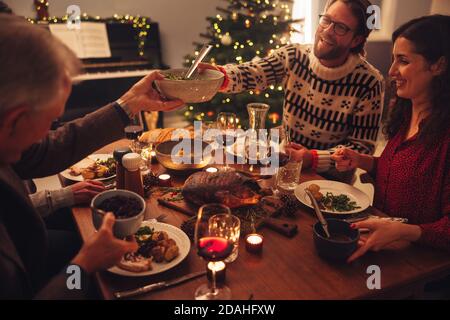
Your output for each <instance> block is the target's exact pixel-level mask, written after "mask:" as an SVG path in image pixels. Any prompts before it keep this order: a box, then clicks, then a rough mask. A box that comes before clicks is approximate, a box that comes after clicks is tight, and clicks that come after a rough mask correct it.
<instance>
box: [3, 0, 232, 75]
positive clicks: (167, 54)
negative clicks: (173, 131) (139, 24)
mask: <svg viewBox="0 0 450 320" xmlns="http://www.w3.org/2000/svg"><path fill="white" fill-rule="evenodd" d="M4 2H5V3H6V4H8V5H9V6H10V7H11V8H12V9H13V10H14V12H15V13H16V14H19V15H23V16H27V17H35V11H34V6H33V1H32V0H4ZM49 2H50V10H49V11H50V15H52V16H63V15H65V13H66V8H67V6H69V5H71V4H77V5H79V6H80V8H81V11H82V12H87V13H88V14H90V15H93V16H96V15H99V16H101V17H110V16H113V15H114V14H115V13H117V14H127V13H128V14H131V15H137V14H140V15H143V16H148V17H150V18H151V19H152V20H153V21H156V22H158V23H159V27H160V33H161V42H162V50H163V57H164V62H165V63H166V64H168V65H170V66H171V67H180V66H181V65H182V63H183V57H184V55H186V54H188V53H192V52H193V50H194V46H193V44H192V42H193V41H197V42H204V41H205V39H202V38H201V37H200V36H199V34H200V33H204V32H205V31H206V28H207V26H208V25H209V23H208V22H207V21H206V19H205V18H206V17H208V16H214V15H216V14H217V12H216V7H217V6H221V7H226V3H225V2H223V1H221V0H189V1H187V0H129V1H124V0H102V1H92V0H49Z"/></svg>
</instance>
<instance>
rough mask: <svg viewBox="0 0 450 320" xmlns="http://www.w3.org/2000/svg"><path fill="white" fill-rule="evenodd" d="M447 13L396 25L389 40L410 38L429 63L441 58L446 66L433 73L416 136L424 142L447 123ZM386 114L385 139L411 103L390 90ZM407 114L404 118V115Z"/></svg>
mask: <svg viewBox="0 0 450 320" xmlns="http://www.w3.org/2000/svg"><path fill="white" fill-rule="evenodd" d="M449 36H450V16H444V15H432V16H425V17H421V18H417V19H414V20H411V21H409V22H407V23H405V24H404V25H402V26H401V27H399V28H398V29H397V30H395V32H394V33H393V35H392V43H394V42H395V41H396V40H397V39H398V38H399V37H403V38H405V39H407V40H409V41H411V42H412V43H413V45H414V47H415V52H416V53H417V54H420V55H422V56H423V57H424V58H425V59H426V60H427V62H428V63H429V64H434V63H436V62H438V60H439V59H440V58H441V57H444V58H445V60H446V62H447V67H446V70H445V71H444V72H442V73H441V74H440V75H439V76H436V77H434V78H433V80H432V84H431V90H432V92H431V99H432V101H431V104H432V107H431V108H432V109H431V113H430V115H429V116H428V117H427V118H426V119H425V120H423V121H422V122H421V124H420V129H419V134H418V139H419V140H421V141H422V142H424V143H426V144H431V142H433V141H437V140H438V139H439V136H440V135H441V134H443V132H445V131H446V130H447V128H448V126H449V123H450V41H449ZM390 107H391V108H390V109H391V110H390V116H389V119H388V121H387V123H386V126H385V127H384V133H385V135H386V137H387V138H388V139H391V138H392V137H394V136H395V135H396V134H397V133H398V132H399V130H400V128H401V127H402V125H404V123H405V120H409V116H410V115H411V108H412V103H411V100H409V99H404V98H400V97H398V96H397V95H396V93H395V92H394V98H393V99H391V104H390ZM405 117H407V118H405Z"/></svg>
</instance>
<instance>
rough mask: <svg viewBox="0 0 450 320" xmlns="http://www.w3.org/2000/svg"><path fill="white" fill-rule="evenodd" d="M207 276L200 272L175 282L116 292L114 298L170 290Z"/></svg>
mask: <svg viewBox="0 0 450 320" xmlns="http://www.w3.org/2000/svg"><path fill="white" fill-rule="evenodd" d="M205 274H206V271H198V272H194V273H190V274H188V275H185V276H182V277H180V278H177V279H175V280H171V281H161V282H157V283H152V284H149V285H146V286H143V287H140V288H137V289H133V290H126V291H119V292H115V293H114V297H116V299H121V298H128V297H133V296H136V295H139V294H143V293H147V292H151V291H155V290H158V289H162V288H168V287H171V286H174V285H177V284H180V283H183V282H186V281H188V280H191V279H195V278H198V277H201V276H204V275H205Z"/></svg>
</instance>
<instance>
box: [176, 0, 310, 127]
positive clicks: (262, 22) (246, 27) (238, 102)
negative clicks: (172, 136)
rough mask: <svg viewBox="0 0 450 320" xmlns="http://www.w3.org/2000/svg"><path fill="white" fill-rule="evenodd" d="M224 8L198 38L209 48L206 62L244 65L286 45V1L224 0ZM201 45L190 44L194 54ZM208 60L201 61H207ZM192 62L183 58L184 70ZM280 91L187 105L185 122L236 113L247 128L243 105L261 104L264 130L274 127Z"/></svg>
mask: <svg viewBox="0 0 450 320" xmlns="http://www.w3.org/2000/svg"><path fill="white" fill-rule="evenodd" d="M224 1H226V2H228V6H227V8H220V7H218V8H217V11H218V13H217V15H216V16H215V17H208V18H207V20H208V22H209V23H210V26H208V28H207V32H206V33H204V34H201V36H202V37H203V38H205V39H207V41H205V43H209V44H211V45H213V50H211V52H210V53H209V55H208V57H209V63H211V64H217V65H225V64H227V63H244V62H248V61H252V60H253V61H255V60H259V59H261V58H262V57H265V56H267V55H269V54H271V53H272V52H273V50H275V49H278V48H280V47H281V46H283V45H286V44H289V39H290V37H291V34H292V33H293V32H301V30H294V29H293V27H292V23H294V22H295V23H298V22H300V21H294V20H292V19H291V5H292V1H290V0H243V1H240V0H224ZM203 44H204V43H194V45H195V46H196V51H195V54H198V52H199V51H200V48H201V47H202V46H203ZM208 57H207V58H206V59H205V62H208ZM194 59H195V57H194V56H192V55H187V56H186V57H185V63H184V65H185V67H189V66H190V65H191V63H192V62H193V60H194ZM283 94H284V93H283V89H282V87H281V86H280V85H276V86H270V88H268V89H267V90H265V91H263V92H259V91H249V92H243V93H239V94H235V95H232V94H221V93H218V94H217V95H216V96H215V97H214V99H213V100H211V101H210V102H207V103H205V104H203V105H189V106H188V108H187V110H184V111H183V112H184V116H185V117H186V118H187V120H189V121H193V120H203V121H215V120H216V117H217V114H218V113H219V112H221V111H229V112H234V113H236V114H237V117H238V119H239V121H240V122H239V123H240V127H242V128H247V126H248V123H247V120H248V115H247V109H246V105H247V104H248V103H251V102H262V103H267V104H268V105H270V110H269V116H268V119H267V123H266V127H267V128H270V127H273V126H277V125H279V124H280V123H281V120H282V117H281V115H282V105H283Z"/></svg>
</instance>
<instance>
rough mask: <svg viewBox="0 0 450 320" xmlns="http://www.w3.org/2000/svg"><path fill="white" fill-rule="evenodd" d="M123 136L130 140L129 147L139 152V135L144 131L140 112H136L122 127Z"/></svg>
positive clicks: (140, 149) (140, 148)
mask: <svg viewBox="0 0 450 320" xmlns="http://www.w3.org/2000/svg"><path fill="white" fill-rule="evenodd" d="M124 132H125V136H126V137H127V139H128V140H130V149H131V150H132V151H133V152H136V153H138V154H140V153H141V151H142V147H141V144H140V142H139V137H140V136H141V135H142V133H143V132H144V126H143V125H142V119H141V114H140V113H138V114H136V115H135V116H134V117H133V119H131V120H130V123H129V124H128V125H127V126H126V127H125V129H124Z"/></svg>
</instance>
